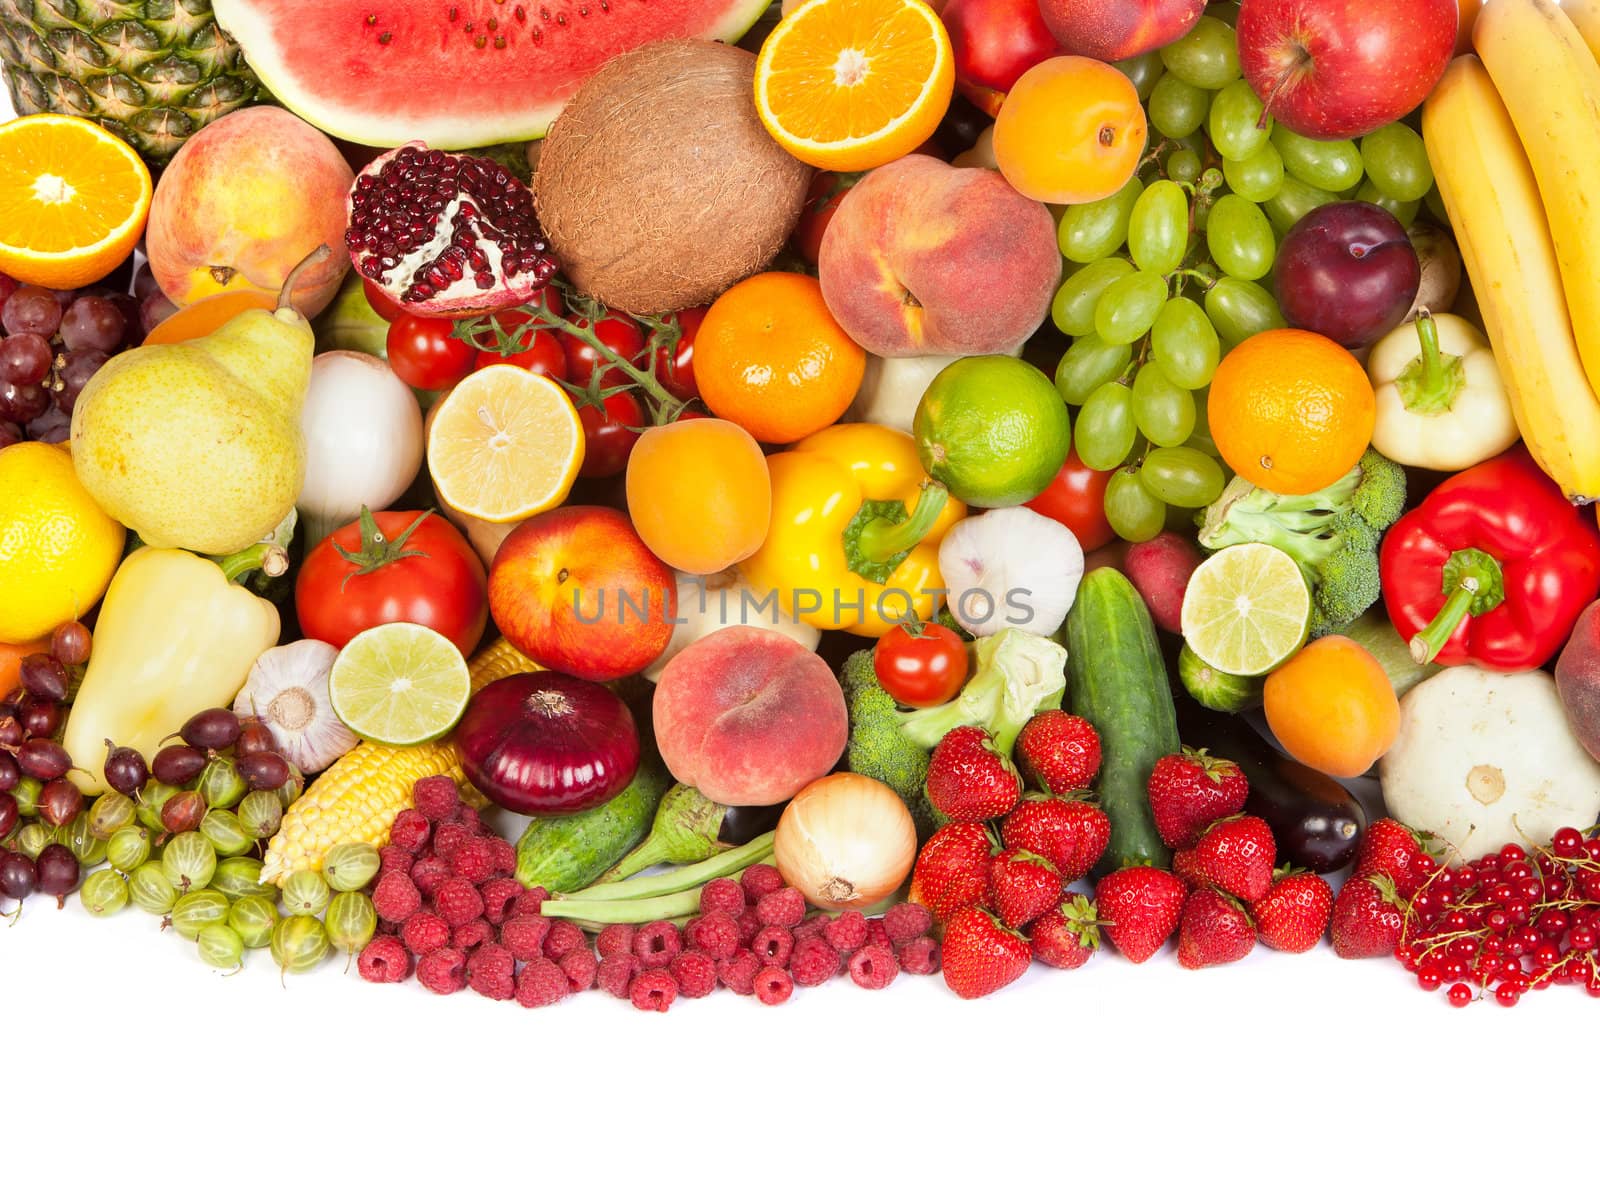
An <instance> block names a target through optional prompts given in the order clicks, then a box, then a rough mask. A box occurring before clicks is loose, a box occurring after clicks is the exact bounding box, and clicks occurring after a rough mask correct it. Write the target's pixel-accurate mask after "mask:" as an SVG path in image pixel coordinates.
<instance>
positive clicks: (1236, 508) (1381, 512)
mask: <svg viewBox="0 0 1600 1202" xmlns="http://www.w3.org/2000/svg"><path fill="white" fill-rule="evenodd" d="M1405 506H1406V474H1405V469H1404V468H1402V467H1401V466H1400V465H1399V464H1397V463H1393V462H1391V461H1390V460H1388V459H1385V458H1384V457H1383V456H1382V455H1380V454H1379V453H1378V452H1377V451H1372V450H1369V451H1367V453H1366V454H1365V455H1363V456H1362V457H1361V462H1360V463H1358V464H1356V466H1355V467H1354V468H1352V469H1351V470H1350V471H1348V472H1346V473H1345V474H1344V475H1343V476H1341V477H1340V478H1339V479H1338V480H1336V481H1334V483H1332V484H1330V485H1329V486H1328V487H1327V488H1325V489H1322V490H1321V491H1319V492H1314V493H1308V494H1306V495H1304V496H1285V495H1282V494H1280V493H1275V492H1269V491H1268V490H1267V489H1264V488H1257V487H1256V486H1255V485H1253V484H1251V483H1250V482H1249V481H1248V480H1246V479H1244V477H1242V476H1240V477H1236V478H1235V479H1234V480H1233V481H1232V482H1231V483H1230V484H1229V485H1228V487H1227V488H1225V489H1224V490H1223V492H1222V496H1220V497H1219V498H1217V500H1216V502H1215V503H1214V504H1212V505H1211V506H1210V508H1208V509H1206V510H1205V511H1204V512H1203V513H1202V514H1201V515H1200V542H1201V545H1202V546H1205V547H1208V548H1209V549H1211V550H1213V551H1220V550H1222V548H1224V547H1231V546H1235V545H1236V544H1239V543H1269V544H1270V545H1272V546H1274V547H1277V548H1278V549H1279V550H1280V551H1283V552H1285V553H1286V554H1288V555H1289V556H1291V557H1292V558H1293V559H1294V561H1295V562H1296V563H1298V564H1299V565H1300V570H1301V571H1302V572H1304V573H1305V577H1306V583H1307V584H1309V585H1310V587H1311V600H1312V610H1313V612H1312V621H1311V635H1312V637H1313V638H1315V637H1317V636H1318V635H1322V634H1327V633H1329V632H1330V631H1334V630H1341V629H1343V628H1344V627H1345V626H1348V625H1349V624H1350V623H1351V622H1353V621H1355V620H1356V619H1357V618H1359V617H1360V616H1361V615H1362V614H1363V613H1365V612H1366V611H1367V610H1368V609H1370V608H1372V606H1373V605H1374V604H1376V603H1377V600H1378V598H1379V596H1380V595H1381V593H1382V589H1381V587H1380V585H1379V581H1378V544H1379V542H1380V541H1381V540H1382V538H1383V532H1384V531H1385V530H1387V529H1388V528H1389V527H1390V526H1392V525H1394V523H1395V522H1396V521H1398V520H1399V518H1400V515H1401V513H1403V512H1404V511H1405Z"/></svg>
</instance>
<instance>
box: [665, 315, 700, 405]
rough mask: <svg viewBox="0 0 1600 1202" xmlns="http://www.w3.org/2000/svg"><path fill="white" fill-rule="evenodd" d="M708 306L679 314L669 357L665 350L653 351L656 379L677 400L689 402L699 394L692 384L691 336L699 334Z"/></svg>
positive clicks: (692, 349) (692, 348)
mask: <svg viewBox="0 0 1600 1202" xmlns="http://www.w3.org/2000/svg"><path fill="white" fill-rule="evenodd" d="M708 307H709V306H706V305H702V306H700V307H699V308H698V309H682V310H680V311H679V312H678V315H677V317H678V345H677V347H676V348H675V350H674V352H673V354H672V355H671V357H670V358H669V357H668V355H667V348H666V347H664V346H661V347H657V348H656V364H655V367H656V380H657V381H658V382H659V383H660V384H661V387H663V388H665V389H666V390H667V391H668V392H670V393H671V394H672V395H673V396H675V397H677V398H678V399H679V400H680V401H692V400H694V399H695V397H697V396H699V395H700V389H699V388H698V387H697V386H696V384H695V382H694V336H695V335H696V334H697V333H699V332H700V323H701V322H702V321H704V320H705V319H706V310H707V308H708Z"/></svg>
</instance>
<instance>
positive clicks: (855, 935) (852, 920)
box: [822, 910, 867, 956]
mask: <svg viewBox="0 0 1600 1202" xmlns="http://www.w3.org/2000/svg"><path fill="white" fill-rule="evenodd" d="M822 937H823V938H824V939H826V940H827V941H828V946H829V947H831V948H833V949H834V951H836V952H838V953H839V954H840V955H841V956H848V955H850V954H851V953H853V952H858V951H860V950H861V949H862V948H863V947H865V946H866V945H867V919H866V916H865V915H864V914H862V913H861V912H860V911H857V910H847V911H846V912H845V913H843V914H841V915H839V916H838V917H837V918H835V919H834V920H833V921H832V922H830V923H829V924H828V929H827V930H826V931H824V932H823V933H822Z"/></svg>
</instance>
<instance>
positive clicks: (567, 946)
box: [544, 918, 589, 960]
mask: <svg viewBox="0 0 1600 1202" xmlns="http://www.w3.org/2000/svg"><path fill="white" fill-rule="evenodd" d="M588 946H589V940H588V939H587V938H586V937H585V936H584V933H583V928H582V927H580V926H579V925H578V924H577V923H575V922H569V921H567V919H565V918H558V919H556V920H555V921H554V922H552V923H551V924H550V930H549V931H548V932H547V933H546V934H545V937H544V954H545V955H547V956H549V957H550V959H552V960H559V959H561V957H562V956H565V955H566V954H567V953H568V952H570V951H572V950H573V949H574V948H579V947H588Z"/></svg>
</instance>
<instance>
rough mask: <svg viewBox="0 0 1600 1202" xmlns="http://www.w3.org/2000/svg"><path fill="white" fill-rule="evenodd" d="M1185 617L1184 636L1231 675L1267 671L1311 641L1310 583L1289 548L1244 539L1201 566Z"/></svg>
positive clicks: (1188, 591)
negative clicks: (1308, 585)
mask: <svg viewBox="0 0 1600 1202" xmlns="http://www.w3.org/2000/svg"><path fill="white" fill-rule="evenodd" d="M1181 621H1182V625H1183V637H1184V640H1185V641H1186V642H1187V643H1188V644H1189V647H1190V649H1191V650H1192V651H1193V652H1194V653H1195V654H1196V655H1197V656H1199V657H1200V659H1201V660H1203V661H1204V662H1205V663H1208V664H1210V665H1211V666H1212V667H1213V668H1217V669H1219V670H1221V671H1223V672H1227V673H1229V674H1230V675H1233V676H1265V675H1266V674H1267V673H1268V672H1270V671H1272V670H1273V669H1274V668H1276V667H1277V666H1278V665H1279V664H1281V663H1283V662H1284V661H1285V660H1287V659H1288V658H1289V657H1290V656H1291V655H1293V654H1294V653H1295V652H1296V651H1298V650H1300V648H1301V646H1302V645H1303V644H1304V643H1305V641H1306V634H1307V632H1308V631H1309V630H1310V629H1311V590H1310V589H1309V588H1307V587H1306V578H1305V577H1304V576H1303V575H1302V574H1301V572H1300V566H1299V565H1298V564H1297V563H1295V561H1294V560H1293V559H1291V558H1290V557H1289V556H1288V555H1287V554H1286V553H1284V552H1282V551H1280V550H1278V548H1276V547H1272V546H1268V545H1267V544H1266V543H1240V544H1239V545H1238V546H1234V547H1226V548H1224V549H1223V550H1221V551H1218V552H1217V553H1216V554H1215V555H1213V556H1212V557H1211V558H1210V559H1207V560H1206V561H1205V562H1203V563H1202V564H1201V565H1200V566H1199V567H1198V568H1196V569H1195V572H1194V575H1193V576H1191V577H1190V578H1189V587H1188V588H1187V589H1186V590H1185V591H1184V594H1183V614H1182V618H1181Z"/></svg>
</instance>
